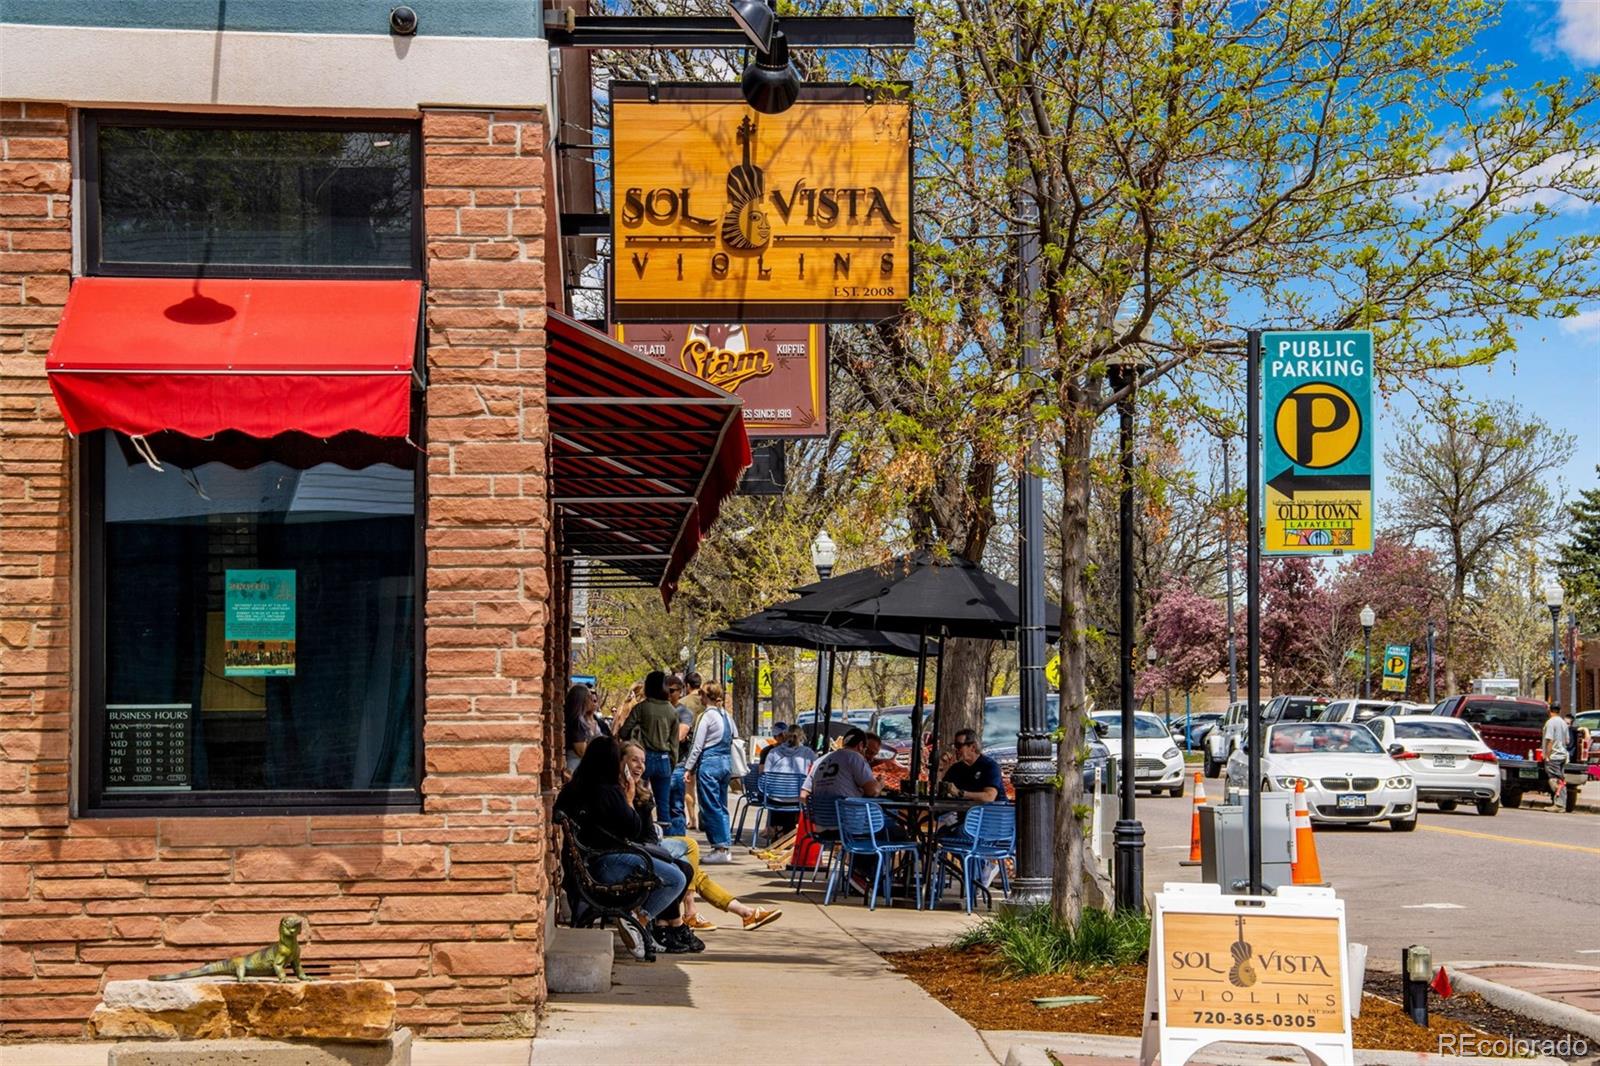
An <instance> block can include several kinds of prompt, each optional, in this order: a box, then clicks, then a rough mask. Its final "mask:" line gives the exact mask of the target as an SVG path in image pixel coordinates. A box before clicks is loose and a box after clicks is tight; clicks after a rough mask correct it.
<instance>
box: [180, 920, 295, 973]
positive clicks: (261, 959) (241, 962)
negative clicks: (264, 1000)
mask: <svg viewBox="0 0 1600 1066" xmlns="http://www.w3.org/2000/svg"><path fill="white" fill-rule="evenodd" d="M305 924H306V920H305V919H304V918H300V917H298V916H296V915H293V914H291V915H289V916H288V917H286V918H284V919H283V921H281V922H279V923H278V942H277V943H276V944H269V945H267V946H266V947H264V948H262V949H261V950H260V951H252V952H251V953H250V954H248V955H238V956H236V957H234V958H231V959H224V960H223V961H221V962H208V963H206V964H205V965H204V966H196V967H195V968H194V969H192V970H184V971H183V972H182V973H168V974H155V975H152V976H151V978H150V980H152V981H182V980H184V979H186V978H190V977H213V976H222V975H224V974H230V973H231V974H233V976H234V977H235V978H237V979H238V980H240V981H243V980H244V979H245V978H246V977H266V976H268V975H269V974H272V975H276V976H277V978H278V980H279V981H287V980H289V976H288V973H289V971H293V973H294V976H295V977H296V978H298V979H299V980H301V981H309V980H311V978H309V977H307V976H306V972H305V970H303V969H301V967H300V930H302V929H304V928H305Z"/></svg>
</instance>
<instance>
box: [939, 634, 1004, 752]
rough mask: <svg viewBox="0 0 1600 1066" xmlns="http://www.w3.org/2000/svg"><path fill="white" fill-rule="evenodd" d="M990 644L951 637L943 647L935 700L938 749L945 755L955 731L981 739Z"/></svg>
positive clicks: (986, 693) (985, 641) (986, 641)
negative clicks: (971, 732)
mask: <svg viewBox="0 0 1600 1066" xmlns="http://www.w3.org/2000/svg"><path fill="white" fill-rule="evenodd" d="M992 643H993V642H992V641H988V640H972V639H968V638H956V637H951V638H950V639H949V640H947V641H945V644H944V672H945V676H944V677H943V678H942V679H940V682H939V691H938V694H937V695H936V697H935V698H936V699H937V700H938V701H939V703H940V709H939V730H940V733H941V736H940V737H939V745H940V750H941V751H948V750H949V748H950V738H952V737H954V736H955V735H956V731H957V730H958V729H972V730H976V731H977V733H978V735H979V736H980V737H981V736H982V735H983V700H984V697H986V696H988V695H989V691H988V684H989V646H990V644H992Z"/></svg>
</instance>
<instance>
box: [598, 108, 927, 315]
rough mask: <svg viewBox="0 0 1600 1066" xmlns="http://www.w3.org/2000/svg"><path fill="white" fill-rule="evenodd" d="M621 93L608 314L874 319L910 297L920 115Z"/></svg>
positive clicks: (615, 130)
mask: <svg viewBox="0 0 1600 1066" xmlns="http://www.w3.org/2000/svg"><path fill="white" fill-rule="evenodd" d="M648 94H649V90H648V89H647V87H646V86H644V85H641V84H633V83H616V82H614V83H612V90H611V97H612V98H611V115H612V160H613V166H614V177H613V182H612V187H613V189H614V196H613V207H612V212H611V220H612V221H611V229H612V248H613V256H614V261H613V265H612V281H611V285H612V319H613V321H617V322H665V321H678V322H681V321H683V320H685V319H686V318H687V319H690V320H695V321H718V320H725V321H742V322H792V321H796V320H799V321H810V322H827V321H877V320H879V319H882V318H886V317H888V316H889V315H891V314H893V313H894V312H895V311H896V310H897V309H898V308H899V307H900V306H901V305H902V304H903V303H904V302H905V300H906V298H907V296H908V295H909V292H910V284H911V262H910V245H909V235H910V223H911V157H910V143H911V142H910V136H911V107H910V104H909V103H908V102H907V101H905V100H902V99H895V98H893V97H888V96H885V95H881V94H880V95H878V96H876V97H875V98H874V99H873V101H872V102H870V103H869V102H867V95H866V93H865V91H864V90H863V89H860V88H855V87H851V86H837V85H807V86H806V87H805V90H804V92H803V93H802V95H801V98H800V101H799V102H798V103H796V104H795V106H794V107H792V108H790V109H789V110H788V111H785V112H783V113H782V114H779V115H762V114H758V113H757V112H755V111H753V110H751V109H750V108H749V107H748V106H747V105H746V104H745V102H744V99H743V97H742V96H741V95H740V93H739V89H738V87H737V86H723V85H682V86H666V85H664V86H660V87H659V88H658V89H657V90H656V95H657V101H656V102H655V103H651V102H650V100H649V97H648Z"/></svg>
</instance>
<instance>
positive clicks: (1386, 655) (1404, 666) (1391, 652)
mask: <svg viewBox="0 0 1600 1066" xmlns="http://www.w3.org/2000/svg"><path fill="white" fill-rule="evenodd" d="M1410 678H1411V645H1409V644H1390V645H1389V646H1388V647H1386V648H1384V649H1383V691H1385V692H1404V691H1405V690H1406V684H1407V683H1408V682H1409V681H1410Z"/></svg>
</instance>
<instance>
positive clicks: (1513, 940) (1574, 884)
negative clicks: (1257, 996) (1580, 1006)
mask: <svg viewBox="0 0 1600 1066" xmlns="http://www.w3.org/2000/svg"><path fill="white" fill-rule="evenodd" d="M1206 789H1207V793H1208V795H1209V796H1210V797H1211V799H1212V801H1213V802H1215V800H1216V797H1217V794H1218V792H1219V791H1220V788H1219V787H1218V783H1217V782H1214V781H1208V782H1206ZM1191 790H1192V786H1191ZM1192 806H1193V801H1192V793H1191V794H1189V795H1185V796H1183V797H1182V798H1181V799H1177V798H1170V797H1161V798H1154V799H1152V798H1148V797H1145V796H1140V797H1139V804H1138V813H1139V818H1140V820H1141V821H1142V822H1143V823H1144V826H1145V833H1146V837H1145V840H1146V851H1145V885H1146V888H1147V890H1151V891H1154V890H1156V889H1158V888H1159V886H1160V885H1161V884H1162V882H1165V881H1197V880H1198V879H1199V868H1198V867H1184V866H1179V865H1178V863H1179V861H1180V860H1181V859H1184V858H1187V856H1188V844H1189V823H1190V812H1191V808H1192ZM1421 818H1422V822H1421V824H1420V825H1419V826H1418V827H1417V831H1416V832H1414V833H1396V832H1393V831H1392V830H1390V829H1389V828H1388V826H1387V825H1384V824H1380V825H1378V826H1375V827H1367V826H1335V827H1318V828H1317V830H1316V843H1317V856H1318V858H1319V859H1320V860H1321V862H1322V874H1323V877H1325V878H1326V879H1327V880H1328V881H1330V882H1332V884H1333V887H1334V889H1335V890H1337V891H1338V893H1339V895H1340V897H1341V898H1342V899H1344V900H1345V903H1346V908H1347V909H1346V915H1347V920H1348V925H1349V936H1350V939H1351V940H1352V941H1354V942H1357V943H1362V944H1366V945H1367V946H1368V948H1369V949H1370V953H1369V956H1368V958H1369V963H1368V964H1369V965H1371V966H1374V967H1377V968H1381V969H1391V970H1392V969H1397V968H1398V967H1399V964H1400V962H1399V960H1400V950H1401V948H1403V947H1405V946H1406V945H1409V944H1423V945H1426V946H1427V947H1429V948H1431V949H1432V950H1433V957H1434V958H1435V959H1436V960H1438V961H1440V962H1445V963H1448V962H1452V961H1469V960H1487V959H1507V960H1513V959H1514V960H1529V961H1538V962H1566V963H1576V964H1580V965H1589V966H1593V965H1600V921H1597V912H1596V907H1595V903H1596V899H1597V898H1600V815H1596V814H1589V813H1572V814H1558V813H1553V812H1550V811H1544V810H1522V809H1516V810H1506V809H1502V810H1501V812H1500V813H1499V814H1498V815H1496V816H1495V817H1493V818H1482V817H1479V816H1478V815H1476V814H1473V813H1470V812H1469V811H1467V810H1465V809H1460V808H1458V809H1457V810H1456V811H1455V812H1454V813H1452V814H1444V813H1442V812H1440V811H1438V810H1436V809H1434V808H1433V807H1432V806H1430V805H1426V804H1425V805H1424V806H1423V809H1422V815H1421Z"/></svg>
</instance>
